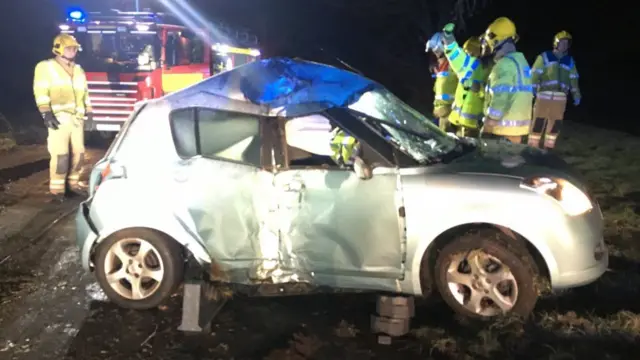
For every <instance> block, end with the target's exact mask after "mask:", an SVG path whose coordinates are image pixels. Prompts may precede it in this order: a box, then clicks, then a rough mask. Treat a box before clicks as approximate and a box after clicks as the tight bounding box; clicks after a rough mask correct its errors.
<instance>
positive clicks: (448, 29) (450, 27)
mask: <svg viewBox="0 0 640 360" xmlns="http://www.w3.org/2000/svg"><path fill="white" fill-rule="evenodd" d="M455 28H456V25H455V24H454V23H448V24H447V25H445V26H444V27H443V28H442V31H443V32H444V33H445V34H453V30H454V29H455Z"/></svg>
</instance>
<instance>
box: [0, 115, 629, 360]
mask: <svg viewBox="0 0 640 360" xmlns="http://www.w3.org/2000/svg"><path fill="white" fill-rule="evenodd" d="M594 138H597V139H600V141H599V142H598V145H593V146H592V147H591V148H589V149H588V153H586V152H585V151H584V144H590V143H593V141H592V140H593V139H594ZM560 143H561V147H560V148H559V149H558V151H559V152H560V153H561V154H562V155H563V156H565V157H566V158H567V160H568V161H570V162H572V163H573V164H574V166H576V167H577V168H578V169H579V170H580V171H582V173H583V174H585V176H586V177H587V179H588V181H589V185H590V187H591V189H592V192H593V193H594V194H595V196H596V197H597V198H598V200H599V201H600V203H601V206H602V208H603V211H604V213H605V221H606V225H607V229H606V233H605V236H606V239H607V243H608V246H609V249H610V251H611V254H612V259H611V271H610V272H608V273H607V274H606V275H605V276H604V277H603V278H602V279H601V280H600V281H598V282H596V283H595V284H592V285H589V286H586V287H583V288H580V289H576V290H573V291H570V292H567V293H565V294H562V295H558V296H552V297H548V298H545V299H542V300H541V301H540V302H539V304H538V306H537V308H536V313H535V318H534V319H533V320H532V321H530V322H526V323H522V322H520V321H517V320H510V319H504V320H501V321H499V322H498V323H497V324H492V325H487V326H481V327H479V326H473V327H468V326H467V327H465V326H461V325H459V324H458V323H457V322H455V321H452V320H453V319H454V317H453V316H452V315H451V313H450V311H449V310H448V309H447V308H446V307H445V306H444V305H442V304H440V303H438V302H435V303H433V304H431V305H428V306H426V305H425V306H420V307H418V308H417V309H416V312H417V314H416V318H415V319H414V322H413V331H412V333H411V334H410V335H409V336H407V337H405V338H403V339H398V340H395V341H394V342H393V344H392V345H391V346H384V345H378V344H377V343H376V341H375V338H374V337H373V336H372V335H371V334H370V332H369V321H370V318H369V316H370V314H371V313H372V311H373V310H374V308H375V307H374V303H373V300H374V299H373V298H372V297H370V296H367V295H363V296H355V295H339V296H306V297H290V298H263V299H259V298H245V297H235V298H233V299H232V300H231V301H229V302H228V303H227V305H226V306H225V307H224V308H223V310H222V311H221V312H220V314H219V315H218V316H217V318H216V319H215V321H214V324H213V326H212V332H211V333H209V334H202V335H195V336H194V335H190V336H189V335H185V334H183V333H181V332H179V331H177V330H176V329H177V327H178V325H179V323H180V306H181V297H180V296H179V295H176V296H175V297H174V298H173V299H172V301H171V302H170V303H169V304H168V306H167V307H163V308H162V309H155V310H152V311H128V310H123V309H120V308H117V307H115V306H113V305H111V304H110V303H109V302H107V301H105V299H104V295H103V293H102V292H101V291H100V289H99V288H98V286H97V284H96V283H95V280H94V277H93V275H92V274H86V273H84V272H83V270H82V269H81V267H80V264H79V262H78V253H77V251H76V248H75V244H74V241H75V239H74V224H73V219H72V217H68V218H66V219H64V220H61V221H59V222H58V223H56V224H54V225H53V226H52V227H50V228H48V229H47V226H48V224H50V223H51V220H53V219H56V218H58V217H59V216H60V215H61V214H64V213H65V211H66V210H68V209H72V208H73V207H74V205H75V204H77V202H78V201H79V199H75V200H72V201H71V202H69V203H68V204H66V205H63V206H62V207H60V206H50V205H45V204H44V198H43V197H42V195H40V194H41V193H44V191H45V189H46V187H45V183H44V181H46V173H44V174H43V173H42V172H36V173H35V174H33V175H31V177H32V178H31V179H30V180H29V181H31V183H29V182H25V181H26V180H25V178H22V179H18V180H15V181H13V180H12V185H11V186H6V187H5V189H6V190H5V193H9V194H13V195H12V196H13V200H12V202H10V203H7V205H6V207H5V209H4V210H3V211H2V213H0V359H2V360H5V359H6V360H9V359H17V360H23V359H24V360H29V359H77V360H81V359H82V360H91V359H123V360H125V359H193V360H195V359H280V360H282V359H358V360H359V359H395V358H398V357H402V358H404V359H430V358H433V359H495V358H500V359H514V358H517V359H582V358H602V359H604V358H608V359H628V358H633V356H635V354H637V352H638V351H639V350H640V315H638V313H640V301H639V300H638V299H640V273H639V271H638V270H640V266H639V265H638V264H640V246H639V245H638V241H639V240H640V235H639V234H640V215H639V214H638V211H637V209H638V208H640V197H638V196H637V194H638V193H640V183H638V181H637V179H638V177H640V141H639V140H638V139H636V138H632V137H620V135H619V134H616V133H612V132H611V133H610V132H606V131H601V130H594V129H590V128H584V127H576V126H568V129H567V131H566V133H565V134H564V137H563V139H561V142H560ZM94 154H96V155H97V154H99V151H96V152H95V153H94ZM94 159H95V156H94ZM0 172H1V171H0ZM38 174H39V175H38ZM5 185H6V184H5ZM34 186H36V187H37V191H35V190H33V189H34ZM20 189H22V190H20ZM25 189H30V190H25ZM31 190H33V191H31ZM3 197H4V198H8V197H7V195H6V194H5V195H3ZM34 214H36V215H34ZM43 229H44V230H46V231H44V232H43ZM42 232H43V233H44V235H43V236H42V237H40V238H38V239H35V240H34V236H36V235H38V234H39V233H42Z"/></svg>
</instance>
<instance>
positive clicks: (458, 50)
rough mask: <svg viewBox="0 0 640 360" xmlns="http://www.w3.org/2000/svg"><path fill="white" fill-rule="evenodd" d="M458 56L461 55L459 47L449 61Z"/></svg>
mask: <svg viewBox="0 0 640 360" xmlns="http://www.w3.org/2000/svg"><path fill="white" fill-rule="evenodd" d="M458 56H460V48H457V49H456V51H454V52H453V54H451V56H449V61H453V60H455V59H456V58H457V57H458Z"/></svg>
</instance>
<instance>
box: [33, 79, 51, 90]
mask: <svg viewBox="0 0 640 360" xmlns="http://www.w3.org/2000/svg"><path fill="white" fill-rule="evenodd" d="M33 86H34V87H37V88H41V89H48V88H49V82H48V81H47V80H41V81H36V82H35V83H34V84H33Z"/></svg>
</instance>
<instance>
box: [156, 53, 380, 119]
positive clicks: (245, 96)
mask: <svg viewBox="0 0 640 360" xmlns="http://www.w3.org/2000/svg"><path fill="white" fill-rule="evenodd" d="M381 87H382V86H381V85H380V84H378V83H376V82H375V81H373V80H370V79H367V78H365V77H363V76H361V75H358V74H355V73H353V72H350V71H347V70H342V69H338V68H336V67H333V66H329V65H325V64H320V63H316V62H311V61H307V60H300V59H290V58H271V59H263V60H258V61H254V62H252V63H249V64H246V65H242V66H239V67H237V68H235V69H232V70H229V71H226V72H223V73H220V74H218V75H215V76H212V77H210V78H207V79H205V80H203V81H201V82H199V83H197V84H194V85H192V86H190V87H187V88H185V89H182V90H180V91H177V92H174V93H171V94H169V95H167V96H165V97H164V98H163V100H165V101H167V102H168V103H169V104H170V107H171V108H172V109H177V108H184V107H193V106H206V107H209V108H216V109H221V110H229V111H239V112H244V113H250V114H255V115H261V116H283V117H298V116H304V115H309V114H313V113H318V112H321V111H324V110H326V109H329V108H333V107H345V106H348V105H350V104H352V103H354V102H355V101H357V100H358V99H359V98H360V96H361V95H362V94H364V93H365V92H367V91H370V90H373V89H375V88H381Z"/></svg>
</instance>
